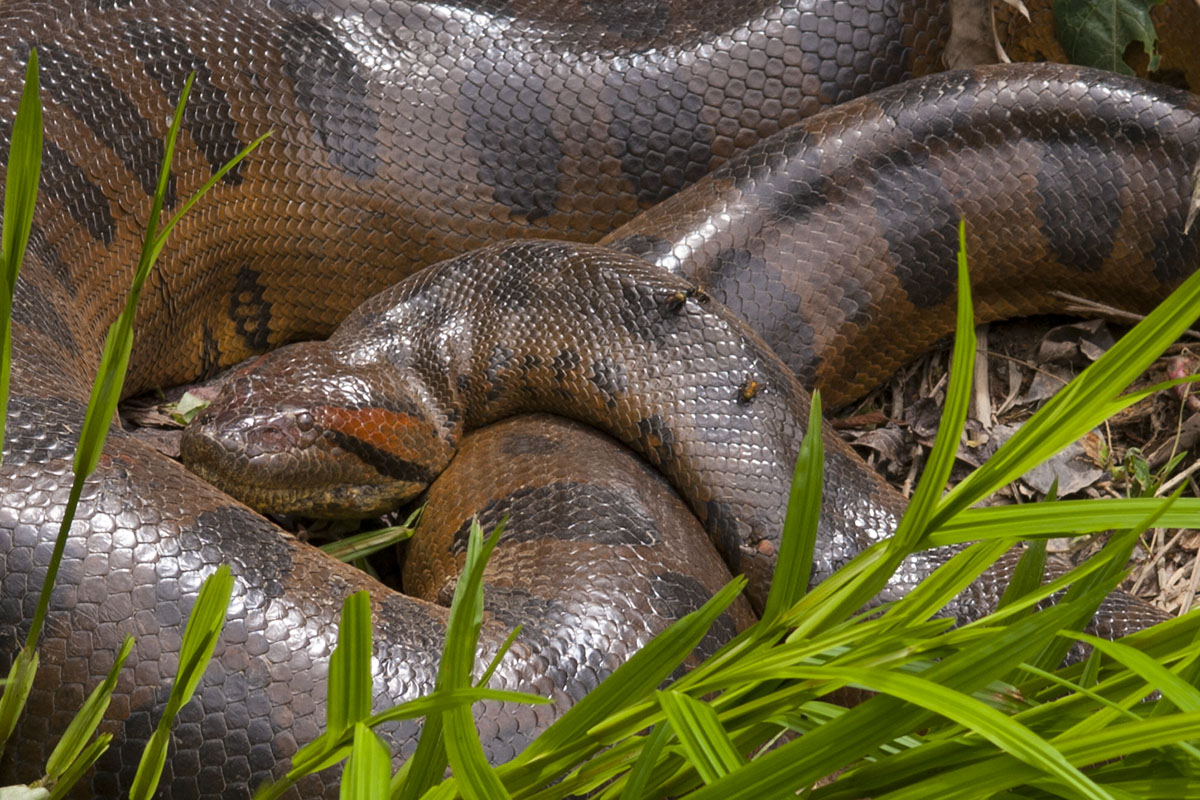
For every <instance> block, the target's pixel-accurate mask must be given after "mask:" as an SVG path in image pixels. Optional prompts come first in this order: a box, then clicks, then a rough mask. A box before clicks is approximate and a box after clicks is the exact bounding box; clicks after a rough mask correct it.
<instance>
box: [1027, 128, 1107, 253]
mask: <svg viewBox="0 0 1200 800" xmlns="http://www.w3.org/2000/svg"><path fill="white" fill-rule="evenodd" d="M1059 133H1060V135H1061V138H1059V139H1050V140H1048V141H1045V142H1043V144H1042V147H1043V150H1044V154H1043V160H1044V162H1045V166H1044V168H1043V169H1042V171H1041V172H1039V173H1038V192H1039V193H1040V194H1041V195H1042V198H1043V201H1042V203H1041V204H1039V205H1038V216H1039V217H1040V218H1041V225H1042V229H1043V231H1044V232H1045V235H1046V239H1047V241H1048V242H1049V243H1050V247H1051V248H1052V250H1053V252H1054V257H1055V258H1056V259H1057V260H1058V262H1059V263H1060V264H1062V265H1063V266H1064V267H1069V268H1071V269H1076V270H1080V271H1081V272H1090V271H1093V270H1097V269H1099V268H1100V267H1101V265H1102V264H1103V263H1104V261H1105V259H1107V258H1108V257H1109V255H1110V254H1111V253H1112V249H1113V246H1114V245H1115V244H1116V237H1117V231H1118V229H1119V228H1120V226H1121V215H1122V213H1123V208H1122V204H1121V190H1122V188H1124V186H1125V183H1126V177H1125V173H1124V172H1123V171H1122V169H1121V165H1120V163H1119V159H1118V157H1117V155H1116V154H1111V153H1108V152H1106V151H1105V149H1104V148H1102V147H1099V146H1098V144H1097V142H1096V141H1095V139H1094V138H1092V137H1091V136H1089V135H1088V134H1087V133H1085V132H1082V131H1079V132H1076V131H1069V130H1064V131H1061V132H1059ZM1068 176H1069V179H1068Z"/></svg>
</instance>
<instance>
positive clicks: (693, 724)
mask: <svg viewBox="0 0 1200 800" xmlns="http://www.w3.org/2000/svg"><path fill="white" fill-rule="evenodd" d="M657 696H658V702H659V705H661V706H662V709H663V711H664V712H665V713H666V715H667V722H669V723H670V724H671V727H672V728H673V729H674V731H675V735H676V736H677V737H678V738H679V742H680V744H682V745H683V749H684V750H685V751H686V753H687V756H688V760H689V761H691V763H692V766H694V767H695V768H696V772H697V773H699V775H700V778H701V780H703V781H704V782H705V783H712V782H713V781H715V780H717V779H718V778H720V777H722V776H724V775H728V774H729V773H731V772H733V771H734V770H736V769H737V768H738V767H740V766H741V765H742V764H744V763H746V760H745V759H744V758H742V757H741V755H740V754H739V753H738V752H737V750H736V749H735V748H734V746H733V742H732V741H730V739H729V735H728V734H727V733H725V729H724V728H722V727H721V721H720V720H719V719H718V718H717V714H716V712H715V711H713V710H712V707H711V706H708V705H706V704H705V703H701V702H700V701H699V700H694V699H692V698H691V697H688V696H687V695H686V694H683V693H682V692H675V691H670V690H668V691H665V692H658V695H657Z"/></svg>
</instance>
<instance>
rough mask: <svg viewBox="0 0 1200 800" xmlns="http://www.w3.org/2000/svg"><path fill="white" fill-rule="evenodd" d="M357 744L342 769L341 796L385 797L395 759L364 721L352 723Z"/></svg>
mask: <svg viewBox="0 0 1200 800" xmlns="http://www.w3.org/2000/svg"><path fill="white" fill-rule="evenodd" d="M353 734H354V746H353V749H351V751H350V758H349V759H347V761H346V771H345V772H343V773H342V787H341V789H342V790H341V794H340V795H339V797H341V800H384V798H386V797H387V786H388V779H389V778H391V776H392V759H391V756H389V755H388V751H387V748H386V747H384V744H383V742H382V741H380V740H379V737H378V736H376V735H375V732H374V731H372V730H371V729H370V728H368V727H367V726H366V725H364V724H362V722H355V723H354V726H353Z"/></svg>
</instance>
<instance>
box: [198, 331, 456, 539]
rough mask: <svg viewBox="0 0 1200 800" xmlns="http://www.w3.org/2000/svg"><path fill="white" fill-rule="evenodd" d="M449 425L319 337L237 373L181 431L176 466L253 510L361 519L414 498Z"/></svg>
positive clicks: (401, 387)
mask: <svg viewBox="0 0 1200 800" xmlns="http://www.w3.org/2000/svg"><path fill="white" fill-rule="evenodd" d="M457 435H458V430H457V425H456V420H454V419H452V418H448V417H447V416H446V415H444V414H441V413H439V412H438V410H437V404H436V403H435V402H432V401H431V400H430V399H429V398H428V397H426V396H424V393H422V392H421V391H420V389H419V386H418V387H415V388H414V385H412V384H408V383H405V382H404V381H403V379H402V378H401V377H400V375H399V374H398V373H397V371H396V370H395V369H394V368H391V367H390V366H389V365H387V364H380V363H377V362H370V363H346V362H344V361H342V360H340V359H339V358H338V357H337V356H336V354H335V353H334V352H333V351H332V350H331V348H329V347H327V346H326V345H325V343H323V342H304V343H300V344H295V345H291V346H289V347H285V348H282V349H280V350H276V351H274V352H272V353H270V354H268V355H267V356H264V357H263V358H262V359H259V360H258V361H256V362H254V363H253V364H252V365H250V366H249V367H246V368H244V369H243V370H241V371H240V372H238V373H236V374H235V375H234V376H233V378H232V379H231V380H230V381H229V382H228V383H227V384H226V385H225V386H224V388H223V389H222V390H221V393H220V394H219V395H218V397H217V399H216V400H215V401H214V402H213V403H212V405H210V406H209V407H208V408H206V409H205V410H204V411H203V412H202V413H201V414H200V415H199V416H197V417H196V418H195V419H194V420H193V421H192V423H191V424H190V425H189V426H188V428H187V429H186V430H185V431H184V435H183V441H182V442H181V444H180V450H181V455H182V457H183V461H184V464H185V465H187V467H188V468H189V469H190V470H192V471H193V472H195V473H196V474H197V475H199V476H200V477H202V478H204V479H205V480H207V481H208V482H210V483H212V484H214V485H215V486H216V487H217V488H219V489H221V490H222V491H224V492H225V493H227V494H229V495H231V496H233V497H234V498H236V499H238V500H240V501H242V502H243V503H245V504H246V505H248V506H250V507H251V508H254V509H256V510H258V511H262V512H268V513H277V514H300V515H303V516H310V517H368V516H375V515H378V514H380V513H383V512H385V511H388V510H391V509H394V508H395V507H396V506H398V505H399V504H401V503H403V502H405V501H407V500H409V499H411V498H412V497H415V496H416V495H417V494H419V493H420V492H421V491H423V490H424V489H425V487H426V486H428V484H429V483H430V481H432V480H433V478H434V477H436V476H437V474H438V473H439V472H441V470H442V469H443V468H444V467H445V466H446V464H447V463H449V461H450V458H451V456H453V454H454V449H455V444H456V440H457V438H458V436H457Z"/></svg>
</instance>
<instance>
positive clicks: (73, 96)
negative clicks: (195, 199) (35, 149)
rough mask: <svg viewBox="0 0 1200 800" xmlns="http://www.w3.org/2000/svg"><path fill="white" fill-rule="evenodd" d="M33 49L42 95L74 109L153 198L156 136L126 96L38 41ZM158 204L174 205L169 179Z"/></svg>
mask: <svg viewBox="0 0 1200 800" xmlns="http://www.w3.org/2000/svg"><path fill="white" fill-rule="evenodd" d="M37 48H38V62H39V74H40V76H41V81H42V87H43V91H45V92H46V93H47V94H48V95H50V96H51V97H53V98H54V99H55V100H56V101H58V102H60V103H62V104H63V105H65V106H67V107H69V108H73V109H76V113H77V114H78V116H79V119H80V121H81V122H83V124H84V125H87V127H88V130H90V131H91V132H92V133H93V134H95V136H96V138H97V139H99V140H100V141H101V142H102V143H103V144H104V146H105V147H107V148H108V149H110V150H112V151H113V152H114V153H115V154H116V155H117V157H118V158H120V159H121V162H122V163H124V164H125V166H126V167H127V168H128V169H129V171H130V172H131V173H133V175H134V177H135V178H136V179H137V182H138V185H140V186H141V187H142V191H144V192H145V193H146V194H147V195H153V194H154V192H155V190H156V189H157V188H158V172H159V169H160V168H161V167H162V159H163V142H162V137H160V136H157V135H155V133H154V131H152V130H151V129H150V123H148V122H147V121H146V120H145V118H144V117H143V116H142V114H141V113H140V112H139V111H138V109H137V106H135V105H134V103H133V101H132V100H130V99H129V96H128V95H126V94H125V93H124V92H122V91H121V90H120V89H118V88H117V87H115V86H114V85H113V84H112V81H111V80H109V79H108V76H106V75H105V74H104V73H103V72H101V71H100V70H98V69H95V68H93V67H92V66H91V65H90V64H88V63H87V62H86V61H84V60H83V59H82V58H81V57H79V56H78V55H76V54H75V53H71V52H68V51H66V50H63V49H62V48H60V47H56V46H54V45H53V44H50V43H48V42H38V44H37ZM85 109H86V110H85ZM164 203H165V205H166V206H167V207H171V206H173V205H174V204H175V178H174V176H172V177H171V179H170V182H169V183H168V184H167V194H166V197H165V199H164Z"/></svg>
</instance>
